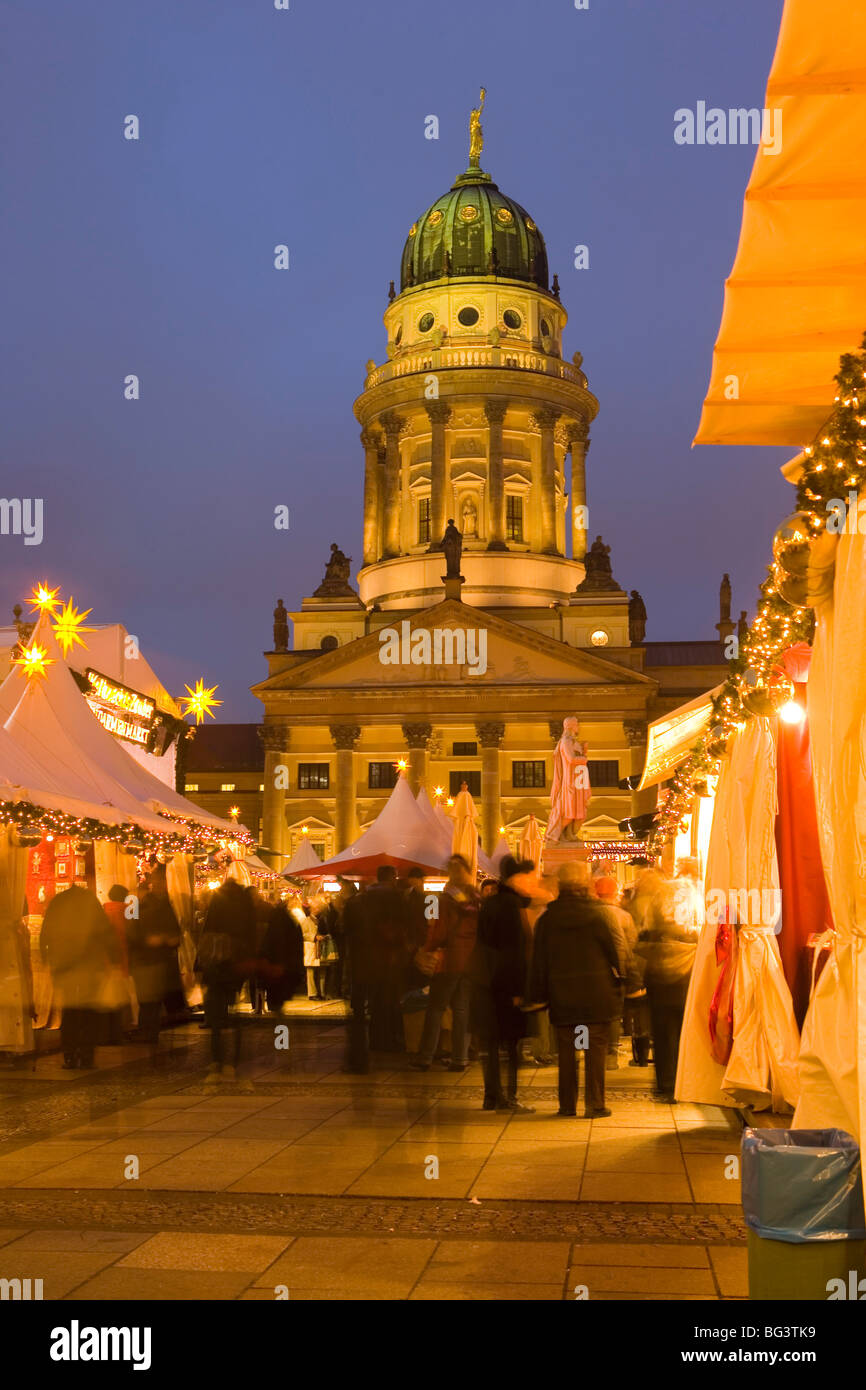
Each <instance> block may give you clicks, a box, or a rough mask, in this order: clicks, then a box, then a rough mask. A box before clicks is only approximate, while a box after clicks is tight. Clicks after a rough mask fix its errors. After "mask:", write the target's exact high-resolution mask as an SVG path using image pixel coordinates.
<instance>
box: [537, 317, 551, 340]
mask: <svg viewBox="0 0 866 1390" xmlns="http://www.w3.org/2000/svg"><path fill="white" fill-rule="evenodd" d="M540 328H541V336H542V338H549V337H550V336H551V335H550V324H549V323H548V322H547V319H542V320H541V324H540Z"/></svg>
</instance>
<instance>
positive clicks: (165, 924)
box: [126, 865, 183, 1043]
mask: <svg viewBox="0 0 866 1390" xmlns="http://www.w3.org/2000/svg"><path fill="white" fill-rule="evenodd" d="M126 939H127V944H128V946H129V972H130V974H131V975H132V979H133V982H134V984H135V992H136V994H137V996H138V1030H137V1032H136V1033H134V1034H133V1038H134V1039H135V1041H137V1042H145V1043H157V1042H159V1030H160V1026H161V1023H162V1006H163V1002H164V1001H165V999H166V997H167V996H168V995H171V994H176V993H177V991H178V990H180V991H181V992H182V990H183V986H182V984H181V979H180V968H179V966H178V963H177V948H178V946H179V945H180V924H179V922H178V920H177V917H176V916H175V913H174V908H173V907H172V905H171V903H170V902H169V897H168V886H167V883H166V875H165V867H164V865H159V866H157V868H155V869H154V870H153V872H152V873H151V875H150V879H149V881H148V886H147V888H146V889H145V891H144V892H143V893H142V895H141V897H140V899H139V903H138V917H137V918H136V917H133V919H132V920H131V921H130V922H129V924H128V926H127V931H126Z"/></svg>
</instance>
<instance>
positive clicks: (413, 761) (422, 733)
mask: <svg viewBox="0 0 866 1390" xmlns="http://www.w3.org/2000/svg"><path fill="white" fill-rule="evenodd" d="M403 737H404V738H405V740H406V745H407V747H408V749H409V786H410V787H411V788H412V795H413V796H417V795H418V792H419V791H420V790H421V788H422V787H423V786H424V785H425V783H426V781H427V748H428V744H429V742H430V739H431V738H432V737H433V726H432V725H431V724H404V725H403Z"/></svg>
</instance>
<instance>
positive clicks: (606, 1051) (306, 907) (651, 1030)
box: [40, 854, 701, 1118]
mask: <svg viewBox="0 0 866 1390" xmlns="http://www.w3.org/2000/svg"><path fill="white" fill-rule="evenodd" d="M694 871H695V865H694V864H693V862H692V861H682V862H681V864H680V868H679V872H678V874H677V876H676V877H675V878H673V879H669V878H667V877H666V876H665V875H664V874H662V873H661V872H660V871H659V870H658V869H656V868H654V867H653V866H651V865H650V864H645V863H644V864H639V871H638V874H637V878H636V880H635V883H634V884H633V885H632V887H631V888H630V889H628V890H626V892H625V893H623V894H620V890H619V887H618V884H617V882H616V880H615V879H614V878H613V877H612V876H610V875H608V874H606V873H604V872H603V871H602V872H598V873H596V874H593V872H592V870H591V868H590V866H589V864H586V863H582V862H579V861H571V862H567V863H566V864H564V865H563V866H562V867H561V868H560V870H559V874H558V876H557V878H556V879H555V880H551V879H542V878H540V877H539V874H538V872H537V870H536V867H535V865H534V864H533V863H532V861H530V860H520V859H517V858H515V857H513V856H510V855H509V856H506V857H505V858H504V859H503V861H502V864H501V868H500V874H499V878H498V880H493V879H487V880H485V881H484V882H483V883H482V884H481V885H480V887H476V883H475V878H474V875H473V873H472V871H471V869H470V867H469V865H468V864H467V863H466V861H465V860H464V859H463V858H462V857H461V856H460V855H458V854H455V855H452V856H451V858H450V859H449V861H448V864H447V880H446V883H445V886H444V888H443V889H442V891H441V892H437V893H432V892H428V891H427V890H426V889H425V885H424V873H423V871H422V870H421V869H420V868H417V869H409V871H408V872H407V873H406V875H405V876H404V877H402V878H398V875H397V872H396V870H395V868H394V867H393V866H391V865H388V864H383V865H382V866H381V867H380V868H379V870H378V873H377V875H376V880H375V882H373V883H371V884H370V885H368V886H367V887H365V888H363V889H361V890H360V891H359V890H358V889H357V888H356V887H355V885H354V884H353V883H352V882H350V881H343V882H342V883H341V886H340V890H339V892H338V893H335V894H333V895H326V894H314V895H313V896H312V897H310V898H309V899H307V900H306V901H305V900H304V899H303V898H302V897H301V895H300V894H299V893H298V892H295V891H290V892H289V893H288V894H287V895H285V896H284V895H283V893H280V892H274V893H273V894H272V896H271V897H268V896H266V895H264V894H262V893H261V892H259V891H257V890H256V889H253V888H247V887H244V886H242V885H241V884H240V883H238V882H236V881H235V880H234V879H231V878H229V879H227V880H226V881H225V882H224V883H223V884H222V885H221V886H220V887H219V888H218V889H216V890H215V891H213V892H208V893H207V894H206V895H204V896H202V897H201V898H200V899H199V900H198V903H197V910H196V926H195V929H194V934H193V939H192V952H193V957H194V959H192V960H191V961H189V960H188V961H187V964H188V969H187V971H186V972H185V976H186V977H185V978H184V977H183V976H184V972H182V970H181V965H180V960H179V949H180V954H181V957H182V956H183V953H184V952H183V946H182V931H181V928H180V925H179V922H178V918H177V916H176V914H175V912H174V909H173V907H172V904H171V901H170V897H169V892H168V888H167V883H166V874H165V869H164V867H163V866H161V865H156V866H155V867H154V869H153V872H152V873H151V874H150V876H149V879H148V881H147V882H146V884H145V885H144V886H143V887H142V888H136V889H135V890H134V891H130V890H128V889H127V888H126V887H125V886H124V885H122V884H117V885H115V886H114V887H113V888H112V889H111V891H110V892H109V894H108V897H107V901H106V902H105V903H100V902H99V899H98V898H97V896H96V894H95V893H93V892H92V891H91V890H90V889H87V888H83V887H77V886H76V887H73V888H69V889H67V890H66V891H65V892H63V893H61V894H58V895H57V896H56V897H55V898H53V899H52V901H51V902H50V904H49V906H48V908H47V910H46V913H45V917H44V921H43V925H42V932H41V937H40V949H41V953H42V956H43V959H44V960H45V961H46V962H47V964H48V967H49V969H50V970H51V973H52V978H53V982H54V989H55V993H56V996H57V998H58V1000H59V1003H60V1005H61V1010H62V1012H61V1043H62V1049H63V1056H64V1063H63V1064H64V1066H65V1067H68V1068H76V1069H77V1068H88V1067H92V1066H93V1065H94V1052H95V1048H96V1046H97V1045H98V1044H99V1043H111V1042H114V1043H116V1042H120V1041H122V1040H130V1041H142V1042H146V1043H154V1042H156V1041H158V1038H159V1033H160V1028H161V1027H162V1026H163V1025H164V1023H165V1022H167V1021H168V1022H170V1021H177V1020H179V1019H185V1018H189V1017H191V1014H190V1012H189V1006H188V1000H189V999H191V991H190V984H191V983H193V981H194V982H195V987H196V988H197V989H198V992H199V994H198V997H199V998H200V999H201V1001H202V1003H203V1008H204V1023H203V1026H205V1027H207V1028H208V1029H209V1030H210V1037H211V1063H210V1068H209V1073H208V1075H209V1081H211V1082H215V1081H218V1080H221V1079H234V1078H236V1075H237V1066H238V1062H239V1060H240V1055H241V1020H242V1014H241V1012H240V1011H239V1010H238V1007H237V1004H238V998H239V995H240V993H241V991H242V990H245V992H246V994H247V996H248V1000H249V1006H250V1009H251V1011H252V1012H253V1013H254V1014H263V1013H265V1012H267V1013H268V1014H271V1015H276V1016H279V1015H281V1013H282V1011H283V1009H284V1007H285V1005H286V1003H287V1002H288V1001H290V1000H291V999H292V998H293V997H294V996H295V995H296V994H298V993H299V992H301V991H305V992H306V995H307V997H308V999H311V1000H327V999H343V1000H345V1001H346V1002H347V1004H348V1006H349V1007H348V1027H347V1049H346V1060H345V1069H346V1070H347V1071H349V1072H355V1073H365V1072H368V1071H369V1069H370V1064H371V1054H385V1055H386V1056H388V1057H390V1058H391V1059H394V1058H395V1056H396V1057H402V1058H403V1059H404V1061H405V1064H406V1065H407V1066H408V1067H409V1068H411V1069H414V1070H417V1071H429V1070H430V1068H431V1067H433V1066H434V1065H437V1064H441V1065H444V1066H446V1067H447V1068H448V1070H450V1071H452V1072H463V1071H465V1070H466V1068H467V1067H468V1066H469V1065H470V1063H471V1062H472V1061H475V1060H480V1063H481V1068H482V1075H483V1080H484V1096H483V1102H482V1103H483V1107H484V1109H486V1110H510V1111H515V1112H527V1111H528V1110H530V1108H531V1107H529V1106H527V1105H526V1104H525V1103H524V1102H523V1101H522V1100H521V1099H520V1097H519V1095H518V1079H519V1070H520V1065H521V1061H522V1060H523V1059H524V1058H525V1057H527V1049H528V1058H529V1059H531V1060H533V1061H535V1062H536V1063H538V1064H541V1065H545V1064H551V1063H552V1062H553V1061H554V1059H556V1060H557V1062H558V1072H559V1112H558V1113H559V1115H561V1116H565V1117H569V1116H575V1115H576V1114H577V1101H578V1088H579V1073H580V1061H581V1058H583V1072H584V1082H583V1090H584V1109H583V1114H584V1116H586V1117H590V1118H592V1117H597V1116H603V1115H607V1114H609V1113H610V1111H609V1110H608V1109H607V1106H606V1104H605V1073H606V1071H607V1070H609V1069H610V1068H612V1067H617V1066H619V1064H620V1041H621V1038H622V1037H623V1036H625V1037H627V1038H629V1039H630V1042H631V1059H630V1065H632V1066H647V1065H648V1064H649V1061H650V1058H651V1057H652V1060H653V1062H654V1065H655V1083H656V1084H655V1090H656V1093H657V1094H658V1095H659V1096H661V1097H664V1098H665V1099H668V1100H672V1099H673V1092H674V1085H675V1078H676V1068H677V1053H678V1046H679V1034H680V1029H681V1026H682V1019H683V1012H684V1008H685V1002H686V994H687V991H688V982H689V977H690V973H691V969H692V965H693V963H694V957H695V952H696V946H697V934H698V931H699V928H700V925H701V914H700V902H701V895H700V889H699V886H698V883H697V880H696V878H695V877H694ZM188 954H189V952H187V955H188ZM136 1015H137V1017H136ZM133 1025H134V1026H133Z"/></svg>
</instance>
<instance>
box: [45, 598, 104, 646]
mask: <svg viewBox="0 0 866 1390" xmlns="http://www.w3.org/2000/svg"><path fill="white" fill-rule="evenodd" d="M92 612H93V609H92V608H88V609H86V610H85V611H84V612H83V613H82V612H81V610H80V609H78V608H76V607H75V604H74V603H73V601H72V599H71V598H70V599H67V601H66V603H65V604H64V605H63V607H62V608H61V610H60V612H59V613H58V614H56V621H55V623H54V636H55V637H56V638H57V640H58V642H59V643H60V645H61V647H62V648H63V655H64V656H68V655H69V653H70V651H71V650H72V648H73V647H86V646H87V643H86V642H85V641H84V638H83V637H82V636H81V634H82V632H95V631H96V629H95V628H92V627H85V626H84V619H85V618H89V617H90V614H91V613H92Z"/></svg>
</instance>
